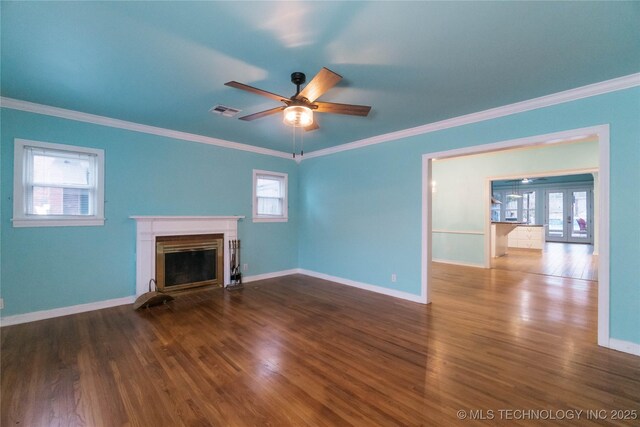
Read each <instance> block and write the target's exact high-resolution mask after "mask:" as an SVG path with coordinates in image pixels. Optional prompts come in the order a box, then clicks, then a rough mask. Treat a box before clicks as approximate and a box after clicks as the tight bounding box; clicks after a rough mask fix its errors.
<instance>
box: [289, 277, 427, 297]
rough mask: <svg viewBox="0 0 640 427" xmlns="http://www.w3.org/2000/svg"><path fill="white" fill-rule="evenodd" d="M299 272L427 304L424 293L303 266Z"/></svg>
mask: <svg viewBox="0 0 640 427" xmlns="http://www.w3.org/2000/svg"><path fill="white" fill-rule="evenodd" d="M297 272H298V273H299V274H304V275H306V276H311V277H316V278H318V279H323V280H328V281H330V282H336V283H339V284H341V285H347V286H352V287H354V288H359V289H364V290H365V291H371V292H376V293H379V294H384V295H388V296H391V297H394V298H400V299H404V300H407V301H412V302H418V303H421V304H426V303H427V301H426V298H425V297H424V296H423V295H416V294H410V293H408V292H403V291H397V290H395V289H389V288H383V287H382V286H376V285H370V284H368V283H362V282H356V281H355V280H350V279H343V278H342V277H336V276H330V275H328V274H324V273H318V272H316V271H311V270H305V269H303V268H301V269H298V271H297Z"/></svg>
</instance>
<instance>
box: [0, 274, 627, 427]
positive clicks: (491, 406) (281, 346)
mask: <svg viewBox="0 0 640 427" xmlns="http://www.w3.org/2000/svg"><path fill="white" fill-rule="evenodd" d="M432 268H433V272H432V277H433V281H434V291H433V304H431V305H428V306H424V305H420V304H416V303H411V302H407V301H403V300H399V299H395V298H391V297H387V296H384V295H379V294H374V293H371V292H367V291H363V290H359V289H355V288H349V287H346V286H343V285H338V284H335V283H331V282H327V281H324V280H320V279H315V278H311V277H307V276H302V275H292V276H287V277H282V278H277V279H269V280H264V281H260V282H255V283H249V284H246V285H245V289H244V290H242V291H236V292H225V291H224V290H222V289H211V290H205V291H200V292H193V293H189V294H185V295H183V296H180V297H178V298H177V299H176V300H175V301H173V302H171V303H169V304H166V305H161V306H157V307H153V308H149V309H145V310H142V311H139V312H134V311H133V310H132V309H131V307H129V306H123V307H114V308H110V309H104V310H99V311H94V312H89V313H82V314H78V315H73V316H66V317H60V318H55V319H49V320H44V321H39V322H33V323H28V324H23V325H15V326H8V327H4V328H2V330H1V341H0V343H1V344H0V345H1V350H2V351H1V355H0V358H1V369H2V378H1V387H2V389H1V391H2V395H1V402H0V410H1V412H0V425H2V426H5V425H6V426H10V425H12V426H13V425H23V426H91V427H100V426H105V427H110V426H154V427H155V426H160V427H162V426H167V427H169V426H172V427H173V426H256V425H265V426H350V425H351V426H367V427H368V426H398V425H405V426H420V425H424V426H434V425H435V426H439V425H443V426H449V425H458V424H459V425H487V423H488V421H487V420H484V421H483V420H478V419H476V420H473V419H471V420H470V419H465V420H461V419H459V418H458V416H457V412H458V411H459V410H464V411H467V412H466V413H467V414H471V412H470V411H485V414H486V413H487V412H486V411H490V410H491V411H494V419H492V420H490V424H491V425H508V426H513V425H532V424H531V421H529V420H524V419H513V418H512V419H506V418H504V419H501V418H499V412H498V411H499V410H542V409H546V410H549V409H553V410H569V409H578V410H584V411H586V410H606V411H611V410H615V409H621V410H636V413H637V412H638V411H640V358H638V357H635V356H632V355H628V354H624V353H620V352H616V351H613V350H608V349H604V348H601V347H598V346H597V345H596V318H597V282H593V281H588V280H583V279H582V277H584V276H585V269H584V265H579V266H578V267H576V268H575V271H574V273H575V274H574V273H572V275H577V276H580V277H581V278H580V279H575V278H568V277H554V276H546V275H541V274H529V273H522V272H519V271H507V270H500V269H491V270H483V269H475V268H467V267H455V266H451V265H442V264H437V263H434V264H433V266H432ZM553 268H554V269H555V268H559V267H557V266H554V267H553ZM572 268H573V267H572ZM578 271H579V272H578ZM588 274H590V273H587V275H588ZM477 414H478V412H476V415H477ZM638 416H640V414H638ZM534 424H535V423H534ZM562 425H579V426H588V425H638V420H612V419H611V418H610V417H609V418H608V419H605V420H602V419H599V420H595V419H587V418H586V415H583V417H582V418H581V419H572V420H564V421H563V422H562Z"/></svg>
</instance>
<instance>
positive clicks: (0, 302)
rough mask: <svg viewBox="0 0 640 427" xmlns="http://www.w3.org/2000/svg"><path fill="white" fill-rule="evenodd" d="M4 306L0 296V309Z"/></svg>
mask: <svg viewBox="0 0 640 427" xmlns="http://www.w3.org/2000/svg"><path fill="white" fill-rule="evenodd" d="M3 308H4V298H0V310H2V309H3Z"/></svg>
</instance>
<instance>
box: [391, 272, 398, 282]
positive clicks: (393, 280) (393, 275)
mask: <svg viewBox="0 0 640 427" xmlns="http://www.w3.org/2000/svg"><path fill="white" fill-rule="evenodd" d="M397 280H398V276H396V273H392V274H391V281H392V282H393V283H396V281H397Z"/></svg>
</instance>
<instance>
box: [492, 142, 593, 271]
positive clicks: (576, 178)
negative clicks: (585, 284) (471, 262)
mask: <svg viewBox="0 0 640 427" xmlns="http://www.w3.org/2000/svg"><path fill="white" fill-rule="evenodd" d="M587 148H588V147H587ZM594 148H595V147H594ZM556 173H557V172H556ZM596 179H597V170H595V171H594V172H593V173H582V174H571V175H546V176H536V177H530V176H524V177H522V176H518V177H516V178H508V179H492V180H491V184H490V185H491V210H490V216H491V222H492V223H493V224H496V223H498V224H500V223H511V224H513V226H511V227H509V226H505V225H502V226H501V228H502V229H505V228H506V230H505V231H509V232H508V234H507V236H505V238H504V243H503V247H502V248H501V250H500V251H499V252H496V251H495V250H494V247H495V245H496V242H495V237H494V233H493V232H492V239H493V241H492V254H491V268H495V269H501V270H508V271H521V272H525V273H533V274H544V275H549V276H558V277H568V278H574V279H582V280H590V281H597V278H598V274H597V272H598V256H597V250H596V248H595V245H594V243H595V242H594V240H595V239H594V237H595V232H594V229H595V225H596V224H597V220H598V218H597V217H596V215H595V213H596V212H597V210H596V208H595V200H594V199H595V197H594V196H595V191H594V182H595V180H596Z"/></svg>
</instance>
